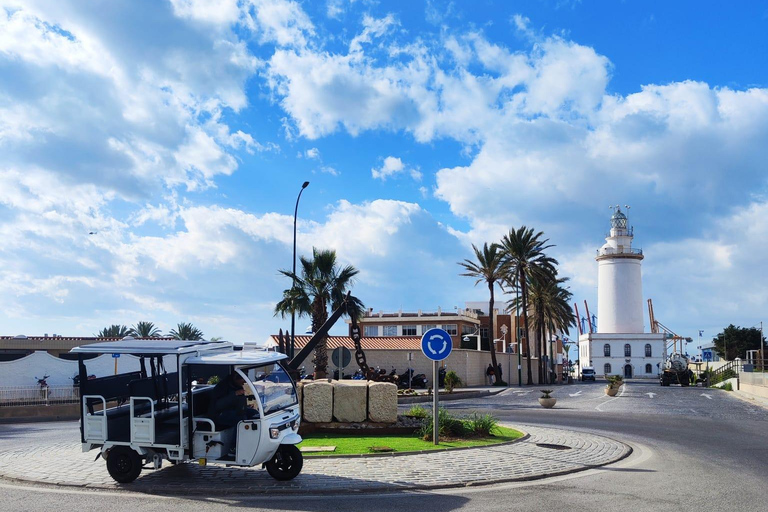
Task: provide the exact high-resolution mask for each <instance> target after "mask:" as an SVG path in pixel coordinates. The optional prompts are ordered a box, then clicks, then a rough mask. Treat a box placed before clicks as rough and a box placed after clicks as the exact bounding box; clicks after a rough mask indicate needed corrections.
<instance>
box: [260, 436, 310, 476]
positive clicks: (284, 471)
mask: <svg viewBox="0 0 768 512" xmlns="http://www.w3.org/2000/svg"><path fill="white" fill-rule="evenodd" d="M303 466H304V457H303V456H302V455H301V451H299V449H298V448H296V446H294V445H292V444H283V445H280V448H278V449H277V452H275V456H274V457H272V459H270V460H269V461H268V462H267V463H266V467H267V472H268V473H269V474H270V475H271V476H272V478H274V479H275V480H291V479H293V478H295V477H296V475H298V474H299V473H300V472H301V468H302V467H303Z"/></svg>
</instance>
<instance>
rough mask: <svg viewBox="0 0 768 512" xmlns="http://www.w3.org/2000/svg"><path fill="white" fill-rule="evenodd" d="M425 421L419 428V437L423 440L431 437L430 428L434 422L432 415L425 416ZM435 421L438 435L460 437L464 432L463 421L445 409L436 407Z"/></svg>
mask: <svg viewBox="0 0 768 512" xmlns="http://www.w3.org/2000/svg"><path fill="white" fill-rule="evenodd" d="M426 419H427V421H425V422H424V425H422V427H421V428H420V429H419V437H421V438H422V439H424V440H429V439H431V438H432V429H433V425H434V422H433V421H432V416H431V415H429V416H427V418H426ZM437 423H438V427H439V431H438V435H439V436H443V437H446V436H450V437H461V436H462V435H464V433H465V427H464V422H463V421H461V420H460V419H458V418H456V417H455V416H454V415H452V414H451V413H449V412H448V411H446V410H445V409H442V408H440V409H438V411H437Z"/></svg>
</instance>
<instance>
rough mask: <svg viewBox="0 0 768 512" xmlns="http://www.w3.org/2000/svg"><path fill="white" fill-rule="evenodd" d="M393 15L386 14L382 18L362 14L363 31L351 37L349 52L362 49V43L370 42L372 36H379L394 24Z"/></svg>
mask: <svg viewBox="0 0 768 512" xmlns="http://www.w3.org/2000/svg"><path fill="white" fill-rule="evenodd" d="M396 23H397V22H396V21H395V17H394V16H393V15H392V14H388V15H387V16H385V17H384V18H380V19H376V18H373V17H372V16H370V15H368V14H366V15H364V16H363V31H362V32H361V33H360V34H358V35H356V36H355V37H354V38H352V41H351V42H350V43H349V52H350V53H354V52H359V51H362V49H363V46H362V45H363V43H370V42H371V41H372V40H373V38H374V37H381V36H382V35H384V34H385V33H386V32H387V31H388V30H389V28H390V27H391V26H392V25H394V24H396Z"/></svg>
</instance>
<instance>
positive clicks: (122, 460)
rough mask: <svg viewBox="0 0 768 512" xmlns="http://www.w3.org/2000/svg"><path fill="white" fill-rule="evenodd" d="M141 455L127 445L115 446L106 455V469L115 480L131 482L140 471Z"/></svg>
mask: <svg viewBox="0 0 768 512" xmlns="http://www.w3.org/2000/svg"><path fill="white" fill-rule="evenodd" d="M141 466H142V460H141V455H139V454H138V453H136V451H135V450H131V449H130V448H128V447H127V446H115V447H114V448H112V449H111V450H109V455H107V471H109V476H111V477H112V478H114V479H115V481H116V482H119V483H121V484H127V483H130V482H133V481H134V480H136V479H137V478H138V477H139V473H141Z"/></svg>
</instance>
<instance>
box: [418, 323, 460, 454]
mask: <svg viewBox="0 0 768 512" xmlns="http://www.w3.org/2000/svg"><path fill="white" fill-rule="evenodd" d="M451 350H453V340H452V339H451V335H450V334H448V333H447V332H445V331H444V330H443V329H430V330H428V331H427V332H425V333H424V334H423V335H422V336H421V351H422V352H423V353H424V355H425V356H427V359H431V360H432V361H434V365H433V368H432V397H433V399H432V441H433V442H434V443H435V445H437V444H440V442H439V439H438V433H439V432H440V426H439V425H438V420H437V416H438V414H437V413H438V401H439V400H438V397H439V394H440V392H439V386H438V383H439V380H438V379H439V377H438V374H437V364H438V363H439V362H440V361H442V360H444V359H445V358H447V357H448V356H449V355H451Z"/></svg>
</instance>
